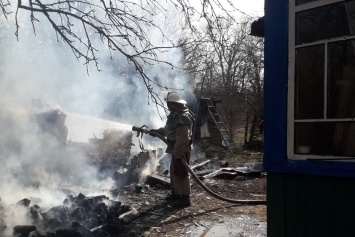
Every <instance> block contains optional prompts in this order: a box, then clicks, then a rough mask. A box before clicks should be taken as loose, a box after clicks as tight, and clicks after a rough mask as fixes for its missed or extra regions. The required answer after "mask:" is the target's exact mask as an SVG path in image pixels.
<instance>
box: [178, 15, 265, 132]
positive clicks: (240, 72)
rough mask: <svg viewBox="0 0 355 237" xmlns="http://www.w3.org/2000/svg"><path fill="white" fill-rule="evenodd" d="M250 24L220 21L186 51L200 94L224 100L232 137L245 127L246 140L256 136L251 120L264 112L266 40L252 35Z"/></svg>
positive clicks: (192, 77)
mask: <svg viewBox="0 0 355 237" xmlns="http://www.w3.org/2000/svg"><path fill="white" fill-rule="evenodd" d="M250 24H251V19H246V20H245V21H243V22H242V23H239V24H237V23H236V22H235V21H234V20H233V19H228V18H218V20H217V21H216V22H214V23H211V24H210V25H208V26H207V27H206V28H205V32H204V33H205V34H203V35H202V34H200V35H198V36H199V38H193V39H191V37H186V38H185V41H189V40H190V42H191V41H193V43H192V42H191V44H188V47H186V46H184V51H183V52H184V63H185V67H186V69H187V70H188V71H189V73H190V76H191V80H192V84H193V85H194V86H195V88H196V89H195V91H196V93H197V94H198V95H199V96H201V97H211V96H213V97H214V98H218V99H219V100H221V101H222V103H221V105H220V106H219V108H220V110H219V112H220V114H221V116H222V118H223V119H224V121H225V123H226V124H227V125H228V126H229V129H230V133H231V134H235V129H236V128H237V127H240V126H241V125H242V123H245V124H246V127H245V129H246V130H245V131H246V134H247V135H246V136H245V137H246V138H248V136H249V133H250V132H252V133H255V129H254V127H255V124H256V119H254V120H255V122H254V123H252V124H253V125H252V127H253V128H252V129H250V128H249V123H250V121H249V120H251V119H249V117H250V116H251V117H257V118H259V117H260V115H261V114H262V110H263V76H262V73H263V39H262V38H255V37H253V36H250V35H249V32H250ZM192 45H193V46H192ZM254 120H253V121H254ZM249 137H252V138H254V136H249Z"/></svg>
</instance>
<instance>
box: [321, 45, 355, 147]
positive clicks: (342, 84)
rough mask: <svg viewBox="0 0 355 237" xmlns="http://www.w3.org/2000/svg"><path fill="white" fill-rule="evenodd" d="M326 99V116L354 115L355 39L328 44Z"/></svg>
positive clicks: (352, 116)
mask: <svg viewBox="0 0 355 237" xmlns="http://www.w3.org/2000/svg"><path fill="white" fill-rule="evenodd" d="M327 101H328V106H327V117H328V118H354V117H355V40H348V41H341V42H336V43H330V44H329V46H328V99H327ZM354 146H355V141H354Z"/></svg>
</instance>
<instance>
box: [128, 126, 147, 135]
mask: <svg viewBox="0 0 355 237" xmlns="http://www.w3.org/2000/svg"><path fill="white" fill-rule="evenodd" d="M144 127H146V126H145V125H143V126H142V127H136V126H133V127H132V131H135V132H138V133H145V134H148V133H149V130H148V129H144Z"/></svg>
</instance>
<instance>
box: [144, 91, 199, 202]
mask: <svg viewBox="0 0 355 237" xmlns="http://www.w3.org/2000/svg"><path fill="white" fill-rule="evenodd" d="M166 102H167V107H168V109H169V111H170V113H169V115H168V119H167V122H166V124H165V127H163V128H159V129H156V130H154V129H153V130H151V131H152V132H156V133H158V134H160V135H162V136H165V137H166V138H167V140H168V147H167V149H166V153H169V154H171V155H172V160H171V164H170V186H171V189H172V192H171V194H169V195H168V196H167V197H166V198H165V200H166V201H171V202H172V205H173V206H175V207H188V206H190V205H191V203H190V192H191V188H190V178H189V175H188V172H187V170H186V169H185V167H184V166H183V164H182V163H181V159H184V160H185V161H186V162H187V163H188V164H189V162H190V154H191V143H192V131H193V129H192V127H193V120H194V118H193V115H192V114H191V113H190V112H189V109H188V108H187V106H186V104H187V103H186V101H185V100H182V99H181V98H180V95H179V93H177V92H175V91H171V92H168V94H167V97H166ZM150 135H152V136H154V133H150Z"/></svg>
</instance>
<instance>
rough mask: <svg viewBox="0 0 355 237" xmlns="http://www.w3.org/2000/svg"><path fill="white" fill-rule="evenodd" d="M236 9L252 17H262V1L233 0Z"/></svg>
mask: <svg viewBox="0 0 355 237" xmlns="http://www.w3.org/2000/svg"><path fill="white" fill-rule="evenodd" d="M233 4H234V5H235V7H236V8H238V9H239V10H241V11H242V12H244V13H246V14H248V15H249V16H252V17H262V16H263V15H264V0H234V1H233Z"/></svg>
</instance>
